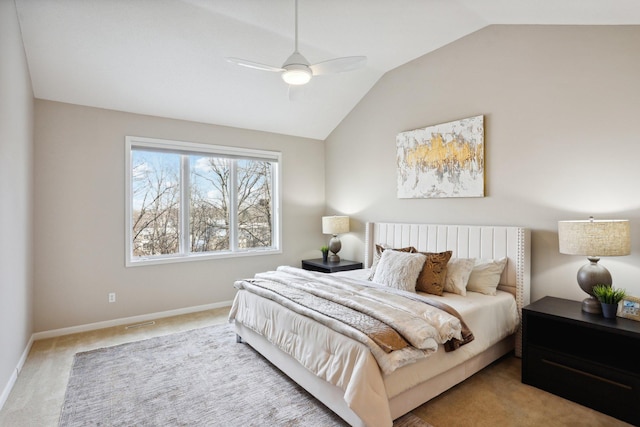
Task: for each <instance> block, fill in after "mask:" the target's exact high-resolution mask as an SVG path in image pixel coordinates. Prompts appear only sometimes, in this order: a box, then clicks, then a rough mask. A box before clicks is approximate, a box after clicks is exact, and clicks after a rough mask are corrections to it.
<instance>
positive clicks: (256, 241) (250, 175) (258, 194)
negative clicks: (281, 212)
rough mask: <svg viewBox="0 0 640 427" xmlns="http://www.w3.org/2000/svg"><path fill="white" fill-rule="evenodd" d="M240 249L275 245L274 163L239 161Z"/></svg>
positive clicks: (237, 165) (237, 166)
mask: <svg viewBox="0 0 640 427" xmlns="http://www.w3.org/2000/svg"><path fill="white" fill-rule="evenodd" d="M236 168H237V174H238V184H237V185H238V248H239V249H251V248H267V247H271V246H272V244H273V224H272V222H273V189H272V188H271V187H272V184H273V180H272V176H273V165H272V164H271V162H267V161H258V160H238V161H237V164H236Z"/></svg>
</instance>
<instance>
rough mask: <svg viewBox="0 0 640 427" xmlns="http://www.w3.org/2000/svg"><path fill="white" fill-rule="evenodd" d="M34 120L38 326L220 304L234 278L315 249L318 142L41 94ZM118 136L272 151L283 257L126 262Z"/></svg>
mask: <svg viewBox="0 0 640 427" xmlns="http://www.w3.org/2000/svg"><path fill="white" fill-rule="evenodd" d="M35 117H36V130H35V196H36V198H35V236H36V237H35V295H36V299H35V314H34V318H35V329H36V331H45V330H52V329H58V328H63V327H69V326H76V325H83V324H88V323H93V322H99V321H105V320H112V319H119V318H123V317H130V316H136V315H142V314H149V313H155V312H161V311H167V310H174V309H180V308H186V307H192V306H198V305H204V304H213V303H222V302H228V301H231V300H232V298H233V296H234V294H235V292H234V288H233V282H234V281H235V280H237V279H240V278H245V277H251V276H253V274H254V273H256V272H258V271H261V270H266V269H273V268H275V267H276V266H278V265H280V264H291V265H300V260H301V259H302V258H303V257H309V256H318V255H319V251H318V248H319V247H320V246H321V244H322V241H323V240H322V235H321V234H320V217H321V215H322V213H323V211H324V162H323V159H324V145H323V144H322V141H318V140H311V139H304V138H296V137H289V136H283V135H276V134H269V133H264V132H255V131H248V130H242V129H234V128H228V127H222V126H214V125H205V124H199V123H192V122H185V121H179V120H169V119H163V118H159V117H151V116H142V115H135V114H129V113H122V112H116V111H109V110H101V109H96V108H88V107H81V106H76V105H70V104H62V103H57V102H50V101H42V100H38V101H36V115H35ZM126 135H134V136H144V137H154V138H163V139H175V140H181V141H191V142H201V143H210V144H217V145H232V146H241V147H248V148H261V149H267V150H275V151H280V152H281V153H282V173H283V185H282V189H283V194H282V209H283V212H282V214H283V224H284V227H283V229H284V231H283V233H284V234H283V245H282V247H283V249H284V252H283V254H281V255H267V256H264V255H263V256H253V257H242V258H236V259H232V258H228V259H222V260H209V261H195V262H182V263H175V264H165V265H154V266H143V267H140V266H138V267H130V268H125V254H124V248H125V247H124V244H125V241H124V239H125V237H124V221H125V212H124V189H125V183H124V180H125V169H124V168H125V166H124V158H125V157H124V156H125V152H124V150H125V136H126ZM109 292H116V295H117V301H116V303H112V304H110V303H108V298H107V295H108V293H109Z"/></svg>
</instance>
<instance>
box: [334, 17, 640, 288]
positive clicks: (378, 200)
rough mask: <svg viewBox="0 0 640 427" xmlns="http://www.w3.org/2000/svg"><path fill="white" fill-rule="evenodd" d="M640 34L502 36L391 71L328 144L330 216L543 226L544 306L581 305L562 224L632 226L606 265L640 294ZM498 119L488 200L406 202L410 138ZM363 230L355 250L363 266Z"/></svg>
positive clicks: (597, 31) (352, 240)
mask: <svg viewBox="0 0 640 427" xmlns="http://www.w3.org/2000/svg"><path fill="white" fill-rule="evenodd" d="M639 46H640V27H638V26H634V27H624V26H619V27H608V26H603V27H589V26H586V27H562V26H559V27H551V26H490V27H487V28H485V29H483V30H480V31H478V32H476V33H474V34H471V35H469V36H467V37H465V38H463V39H460V40H458V41H456V42H454V43H452V44H450V45H447V46H445V47H443V48H441V49H439V50H438V51H436V52H433V53H431V54H428V55H425V56H423V57H421V58H419V59H416V60H415V61H413V62H411V63H409V64H406V65H404V66H402V67H400V68H398V69H396V70H393V71H391V72H389V73H387V74H386V75H385V76H384V77H383V78H382V79H381V80H380V81H379V82H378V84H377V85H376V86H375V87H374V88H373V89H372V90H371V91H370V92H369V93H368V94H367V96H366V97H365V98H364V99H363V100H362V101H361V102H360V103H359V105H358V106H357V107H356V108H354V110H353V111H352V112H351V113H350V115H349V116H348V117H347V118H346V119H345V120H344V121H343V122H342V123H341V125H340V126H339V127H338V128H337V129H336V130H335V131H334V132H333V133H332V134H331V135H330V137H329V138H328V139H327V141H326V176H327V180H326V194H327V209H329V210H335V211H339V212H344V213H347V214H350V215H352V216H353V217H354V219H355V221H354V222H356V223H359V226H360V227H361V226H362V223H363V222H364V221H367V220H397V221H405V222H430V223H449V224H489V223H492V224H503V225H520V226H526V227H529V228H531V229H532V242H533V245H532V248H533V257H532V269H533V272H532V297H533V299H534V300H535V299H539V298H541V297H542V296H545V295H554V296H560V297H565V298H569V299H576V300H581V299H582V298H583V297H584V296H585V295H584V294H583V293H582V291H580V290H579V289H578V286H577V284H576V281H575V275H576V272H577V270H578V268H580V266H581V265H582V264H584V263H585V262H586V260H585V258H584V257H577V256H567V255H561V254H559V253H558V237H557V221H558V220H565V219H586V218H587V217H588V216H589V215H594V216H595V217H597V218H602V219H604V218H628V219H630V220H631V224H632V225H631V226H632V245H633V249H632V255H631V256H627V257H618V258H606V259H603V260H602V261H601V263H602V264H603V265H606V266H607V267H608V268H609V270H610V271H611V273H612V275H613V279H614V285H616V286H620V287H624V288H626V289H627V290H628V291H629V293H631V294H632V295H636V296H640V280H638V278H639V277H640V271H639V269H640V191H639V190H638V184H639V183H640V165H639V163H638V161H639V159H640V132H639V131H638V123H639V118H640V102H639V100H640V79H639V77H638V76H640V49H639V48H638V47H639ZM478 114H484V115H485V137H486V138H485V141H486V151H485V155H486V175H485V183H486V187H485V188H486V197H485V198H478V199H472V198H466V199H424V200H417V199H416V200H406V199H404V200H401V199H398V198H396V165H395V137H396V135H397V134H398V133H399V132H402V131H405V130H410V129H416V128H420V127H425V126H428V125H432V124H437V123H443V122H447V121H451V120H456V119H461V118H465V117H470V116H474V115H478ZM361 251H362V233H361V232H356V233H354V234H353V235H352V236H348V239H347V238H345V239H343V252H344V254H345V256H346V255H350V256H352V257H358V256H361V255H360V253H361Z"/></svg>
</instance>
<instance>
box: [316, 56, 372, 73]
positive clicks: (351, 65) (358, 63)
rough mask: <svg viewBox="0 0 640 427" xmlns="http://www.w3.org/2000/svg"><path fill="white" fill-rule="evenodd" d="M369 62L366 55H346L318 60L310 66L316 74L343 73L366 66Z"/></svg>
mask: <svg viewBox="0 0 640 427" xmlns="http://www.w3.org/2000/svg"><path fill="white" fill-rule="evenodd" d="M366 63H367V57H366V56H345V57H344V58H336V59H330V60H328V61H324V62H318V63H317V64H313V65H311V66H310V68H311V71H313V75H314V76H318V75H320V74H331V73H342V72H344V71H351V70H355V69H358V68H360V67H364V66H365V64H366Z"/></svg>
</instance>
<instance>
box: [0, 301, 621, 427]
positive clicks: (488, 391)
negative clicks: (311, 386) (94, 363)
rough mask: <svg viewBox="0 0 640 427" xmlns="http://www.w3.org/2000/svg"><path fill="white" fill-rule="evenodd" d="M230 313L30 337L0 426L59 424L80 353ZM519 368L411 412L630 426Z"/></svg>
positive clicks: (463, 420) (507, 367) (492, 371)
mask: <svg viewBox="0 0 640 427" xmlns="http://www.w3.org/2000/svg"><path fill="white" fill-rule="evenodd" d="M228 312H229V309H228V307H224V308H219V309H215V310H206V311H199V312H194V313H190V314H184V315H180V316H174V317H165V318H158V319H156V321H155V323H154V324H152V325H146V326H144V327H139V328H133V329H128V328H125V327H123V326H114V327H111V328H106V329H100V330H92V331H88V332H82V333H78V334H73V335H65V336H59V337H54V338H48V339H43V340H38V341H36V342H34V343H33V346H32V348H31V352H30V353H29V357H28V358H27V361H26V363H25V365H24V367H23V369H22V371H21V372H20V375H19V376H18V379H17V381H16V383H15V385H14V387H13V390H12V391H11V393H10V395H9V397H8V399H7V401H6V402H5V404H4V406H3V407H2V409H0V426H2V427H4V426H7V427H9V426H10V427H55V426H58V423H59V420H60V411H61V407H62V405H63V402H64V396H65V391H66V389H67V383H68V382H69V376H70V372H71V367H72V364H73V362H74V358H75V354H76V353H78V352H87V351H91V350H95V349H99V348H102V347H107V346H116V345H120V344H123V343H129V342H136V341H140V340H144V339H149V338H154V337H159V336H164V335H169V334H173V333H180V332H184V331H188V330H192V329H200V328H205V327H209V326H212V325H220V324H226V320H227V316H228ZM233 344H235V340H234V342H233ZM520 369H521V360H520V359H517V358H515V357H513V356H509V357H505V358H503V359H501V360H499V361H497V362H496V363H494V364H493V365H491V366H489V367H488V368H486V369H483V370H482V371H480V372H479V373H477V374H476V375H474V376H473V377H471V378H470V379H468V380H466V381H464V382H463V383H462V384H459V385H457V386H456V387H454V388H452V389H451V390H449V391H447V392H445V393H443V394H442V395H441V396H438V397H436V398H435V399H433V400H431V401H429V402H427V403H425V404H424V405H422V406H420V407H419V408H416V409H414V410H413V411H412V412H413V414H414V415H415V416H417V417H418V418H420V419H422V420H425V421H427V420H428V422H429V423H431V425H433V426H435V427H450V426H454V427H455V426H465V427H466V426H474V427H483V426H491V427H494V426H500V427H503V426H505V427H526V426H536V427H537V426H545V427H553V426H557V427H574V426H576V427H577V426H581V427H582V426H594V427H595V426H602V427H605V426H606V427H614V426H615V427H627V426H629V424H626V423H624V422H622V421H619V420H616V419H615V418H612V417H609V416H607V415H605V414H602V413H599V412H596V411H593V410H591V409H589V408H586V407H584V406H581V405H578V404H576V403H573V402H570V401H568V400H565V399H562V398H561V397H558V396H555V395H553V394H550V393H547V392H545V391H542V390H539V389H537V388H535V387H531V386H528V385H525V384H522V382H521V381H520ZM405 420H406V421H407V424H405V426H403V427H413V426H414V425H415V424H414V423H413V422H414V421H415V418H412V419H407V418H405ZM103 425H104V424H103ZM394 427H399V426H398V425H397V424H396V425H395V426H394Z"/></svg>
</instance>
